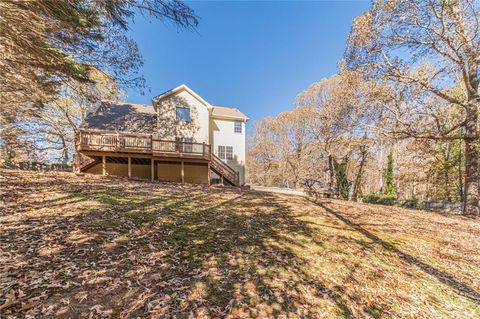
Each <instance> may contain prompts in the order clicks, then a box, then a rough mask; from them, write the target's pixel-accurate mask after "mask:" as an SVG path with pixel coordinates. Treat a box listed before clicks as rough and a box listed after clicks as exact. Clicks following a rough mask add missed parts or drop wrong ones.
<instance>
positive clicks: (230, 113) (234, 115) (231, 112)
mask: <svg viewBox="0 0 480 319" xmlns="http://www.w3.org/2000/svg"><path fill="white" fill-rule="evenodd" d="M210 115H211V116H212V117H217V118H226V119H234V120H242V121H248V117H247V116H246V115H245V114H243V113H242V112H240V110H239V109H235V108H232V107H225V106H213V107H212V110H211V111H210Z"/></svg>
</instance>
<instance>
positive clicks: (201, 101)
mask: <svg viewBox="0 0 480 319" xmlns="http://www.w3.org/2000/svg"><path fill="white" fill-rule="evenodd" d="M184 90H185V91H187V92H188V93H190V94H191V95H192V96H193V97H194V98H196V99H197V100H198V101H200V103H202V104H204V105H205V106H206V107H208V108H210V107H211V105H210V103H208V102H207V101H205V100H204V99H203V98H202V97H201V96H200V95H198V94H197V93H195V91H193V90H192V89H191V88H189V87H188V86H187V85H185V84H181V85H179V86H177V87H175V88H173V89H170V90H168V91H166V92H163V93H162V94H160V95H157V96H155V97H153V98H152V104H153V105H154V107H155V102H156V101H159V100H162V99H164V98H166V97H168V96H171V95H173V94H175V93H178V92H181V91H184Z"/></svg>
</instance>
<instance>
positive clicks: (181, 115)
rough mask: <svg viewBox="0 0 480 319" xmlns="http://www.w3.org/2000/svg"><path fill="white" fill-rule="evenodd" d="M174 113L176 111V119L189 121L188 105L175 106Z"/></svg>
mask: <svg viewBox="0 0 480 319" xmlns="http://www.w3.org/2000/svg"><path fill="white" fill-rule="evenodd" d="M176 113H177V121H185V122H190V121H191V118H190V108H189V107H185V106H177V108H176Z"/></svg>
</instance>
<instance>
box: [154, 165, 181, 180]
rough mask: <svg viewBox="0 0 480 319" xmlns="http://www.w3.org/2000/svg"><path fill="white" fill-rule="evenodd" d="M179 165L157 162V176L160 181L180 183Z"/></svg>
mask: <svg viewBox="0 0 480 319" xmlns="http://www.w3.org/2000/svg"><path fill="white" fill-rule="evenodd" d="M181 169H182V168H181V165H180V163H178V164H177V163H162V162H157V175H158V179H159V180H161V181H169V182H181V181H182V171H181Z"/></svg>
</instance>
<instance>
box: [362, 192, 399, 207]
mask: <svg viewBox="0 0 480 319" xmlns="http://www.w3.org/2000/svg"><path fill="white" fill-rule="evenodd" d="M362 199H363V202H364V203H370V204H381V205H395V204H396V202H397V199H396V198H395V196H393V195H377V194H370V195H365V196H363V198H362Z"/></svg>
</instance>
